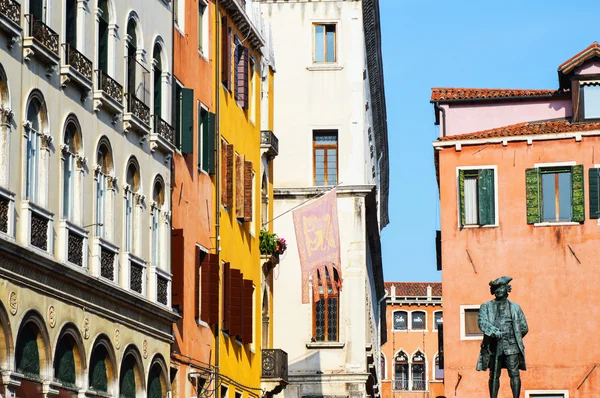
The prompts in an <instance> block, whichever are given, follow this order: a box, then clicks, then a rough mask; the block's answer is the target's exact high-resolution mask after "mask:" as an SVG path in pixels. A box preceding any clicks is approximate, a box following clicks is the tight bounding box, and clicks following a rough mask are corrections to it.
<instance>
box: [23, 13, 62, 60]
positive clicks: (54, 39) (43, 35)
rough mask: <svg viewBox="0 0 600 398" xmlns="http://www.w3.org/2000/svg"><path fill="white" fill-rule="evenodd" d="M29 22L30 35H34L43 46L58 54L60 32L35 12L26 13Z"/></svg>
mask: <svg viewBox="0 0 600 398" xmlns="http://www.w3.org/2000/svg"><path fill="white" fill-rule="evenodd" d="M25 18H27V21H28V22H29V37H33V39H34V40H35V41H37V42H38V43H39V44H41V45H42V46H44V47H46V49H47V50H48V51H50V52H53V53H54V54H56V55H58V33H56V32H55V31H53V30H52V29H50V27H49V26H48V25H46V24H45V23H44V21H42V20H41V19H38V18H36V17H35V16H34V15H33V14H27V15H25Z"/></svg>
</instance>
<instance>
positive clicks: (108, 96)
mask: <svg viewBox="0 0 600 398" xmlns="http://www.w3.org/2000/svg"><path fill="white" fill-rule="evenodd" d="M102 107H104V108H105V109H106V110H107V111H108V112H110V113H112V114H113V124H116V123H117V120H118V118H119V115H120V114H121V113H122V112H123V86H121V85H120V84H119V83H117V81H116V80H115V79H113V78H112V77H110V76H108V74H107V73H106V72H104V71H102V70H99V69H98V70H96V88H95V90H94V111H95V112H98V111H100V108H102Z"/></svg>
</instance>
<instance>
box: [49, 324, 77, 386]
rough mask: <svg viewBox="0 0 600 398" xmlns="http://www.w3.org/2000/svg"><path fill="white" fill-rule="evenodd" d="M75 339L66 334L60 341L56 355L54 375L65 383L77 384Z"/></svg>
mask: <svg viewBox="0 0 600 398" xmlns="http://www.w3.org/2000/svg"><path fill="white" fill-rule="evenodd" d="M73 343H74V342H73V340H72V339H71V338H69V337H68V336H64V337H63V338H62V339H61V340H60V342H59V343H58V347H57V348H56V354H55V356H54V377H56V378H57V379H58V380H60V381H61V382H62V383H63V384H71V385H75V381H76V380H75V356H74V355H73Z"/></svg>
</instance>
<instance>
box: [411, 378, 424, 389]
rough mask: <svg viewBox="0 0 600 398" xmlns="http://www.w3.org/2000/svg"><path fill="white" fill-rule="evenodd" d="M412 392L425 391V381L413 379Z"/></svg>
mask: <svg viewBox="0 0 600 398" xmlns="http://www.w3.org/2000/svg"><path fill="white" fill-rule="evenodd" d="M412 389H413V391H425V380H420V379H415V380H413V386H412Z"/></svg>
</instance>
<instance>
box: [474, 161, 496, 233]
mask: <svg viewBox="0 0 600 398" xmlns="http://www.w3.org/2000/svg"><path fill="white" fill-rule="evenodd" d="M478 186H479V224H480V225H494V224H495V223H496V222H495V221H496V220H495V218H496V206H495V205H496V203H495V199H496V198H495V192H494V170H493V169H481V170H479V184H478Z"/></svg>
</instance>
